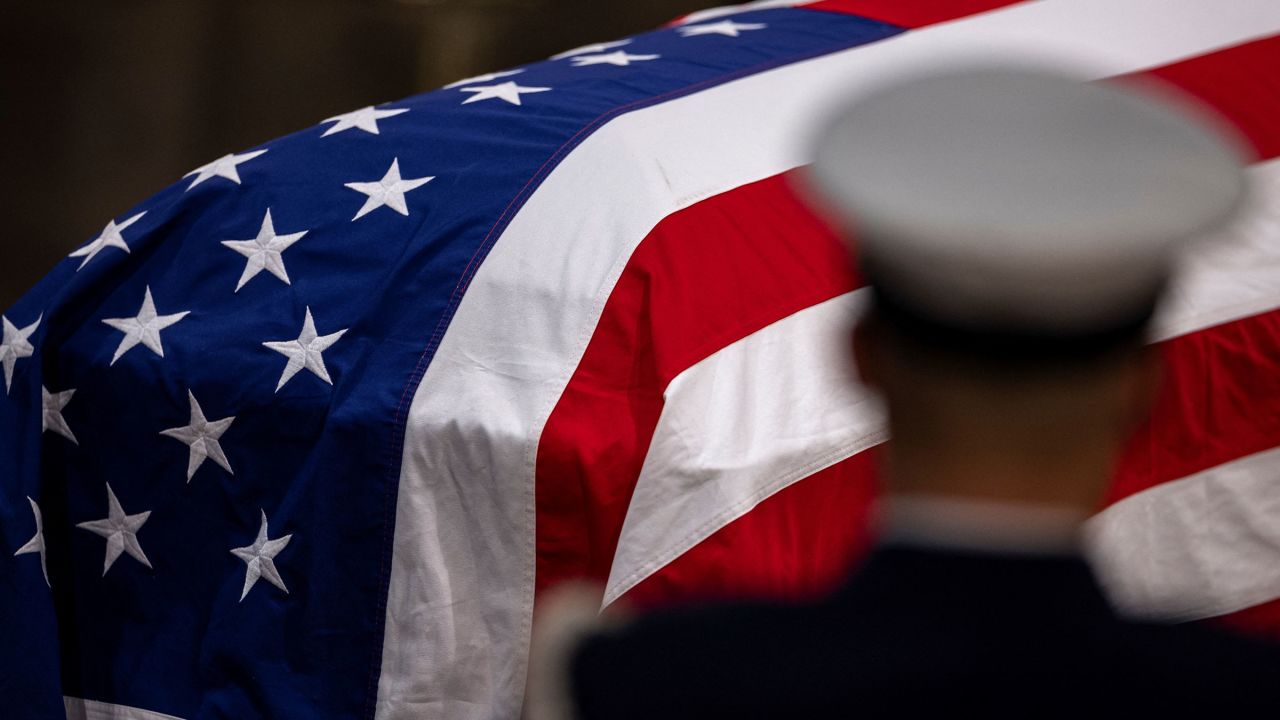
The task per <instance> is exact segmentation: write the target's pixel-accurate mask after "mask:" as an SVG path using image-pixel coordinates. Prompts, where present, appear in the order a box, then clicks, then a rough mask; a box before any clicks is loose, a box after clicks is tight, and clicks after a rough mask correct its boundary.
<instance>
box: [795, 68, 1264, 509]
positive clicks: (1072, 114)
mask: <svg viewBox="0 0 1280 720" xmlns="http://www.w3.org/2000/svg"><path fill="white" fill-rule="evenodd" d="M811 175H812V177H813V179H814V182H815V185H816V187H817V189H818V191H819V193H820V195H821V200H822V203H821V205H823V206H825V207H826V208H827V209H828V210H830V211H831V212H833V213H834V215H835V219H836V221H837V222H838V223H840V224H841V225H843V226H844V227H846V228H849V229H850V236H851V237H853V238H856V241H855V242H853V243H852V244H853V245H854V254H855V255H856V257H857V261H858V264H859V267H860V270H861V271H862V273H863V275H864V276H865V277H866V279H867V282H868V285H869V286H870V287H869V288H868V289H867V290H866V291H864V292H867V293H868V294H869V296H870V298H869V299H870V302H869V303H868V310H867V311H866V312H865V313H864V315H863V317H862V318H861V320H860V321H859V322H858V324H857V327H856V330H855V332H854V342H853V346H854V356H855V359H856V362H857V366H858V373H859V375H860V377H861V378H862V380H863V382H864V383H866V384H867V385H868V386H870V387H872V388H873V389H875V390H877V391H879V392H880V393H881V394H882V395H883V397H884V399H885V400H886V404H887V407H888V411H889V421H890V432H891V436H892V437H893V440H892V442H891V451H890V453H889V458H890V462H891V464H892V465H896V466H898V468H897V469H899V470H902V467H903V466H906V465H908V464H909V465H911V466H912V467H914V468H915V470H916V472H911V471H902V472H897V473H895V472H893V470H894V468H893V467H891V472H890V475H891V477H890V478H889V481H890V489H891V490H898V491H905V492H910V491H912V490H921V491H930V490H931V489H932V490H936V489H938V488H927V487H914V485H916V484H919V483H946V482H948V481H950V482H952V483H953V485H954V487H953V488H951V489H953V490H956V491H957V492H965V493H969V494H978V495H989V496H998V497H1015V498H1023V499H1033V500H1044V501H1053V502H1069V503H1073V504H1088V503H1090V502H1094V501H1096V499H1097V495H1098V494H1100V493H1101V491H1102V484H1103V483H1104V482H1105V480H1106V477H1107V474H1108V470H1109V469H1110V465H1111V463H1113V462H1114V458H1115V454H1116V453H1117V452H1118V450H1119V448H1120V446H1121V444H1122V442H1123V441H1124V439H1125V438H1126V437H1127V436H1128V435H1129V433H1130V432H1131V431H1132V430H1133V429H1134V428H1135V427H1136V426H1137V425H1138V424H1139V423H1140V422H1141V421H1142V420H1143V419H1144V418H1145V416H1146V414H1147V412H1148V411H1149V409H1150V407H1151V404H1152V401H1153V399H1154V397H1155V395H1156V389H1157V387H1158V384H1159V372H1158V367H1159V363H1158V353H1157V351H1156V350H1154V349H1153V348H1151V347H1149V346H1148V345H1147V343H1146V341H1147V338H1148V326H1149V323H1150V321H1151V318H1152V317H1153V314H1154V312H1155V310H1156V308H1157V305H1158V301H1159V299H1160V297H1161V294H1162V291H1163V289H1164V287H1165V285H1166V284H1167V283H1168V281H1169V277H1170V273H1171V268H1172V267H1173V263H1174V256H1175V252H1176V250H1177V249H1178V248H1179V247H1180V246H1181V245H1183V244H1184V243H1185V242H1186V241H1187V240H1189V239H1191V238H1193V237H1196V236H1199V235H1202V234H1204V233H1205V232H1207V231H1208V230H1210V229H1213V228H1216V227H1217V226H1218V225H1220V224H1222V223H1223V222H1224V221H1225V219H1226V218H1228V217H1229V216H1230V215H1231V214H1232V213H1233V212H1234V210H1235V209H1236V208H1237V206H1238V205H1239V203H1240V200H1241V198H1242V196H1243V194H1244V189H1245V181H1244V175H1243V172H1242V158H1241V156H1240V153H1238V152H1237V150H1236V148H1235V146H1234V145H1232V144H1231V143H1230V142H1229V141H1227V140H1224V139H1223V137H1222V136H1221V135H1219V134H1217V133H1216V132H1214V131H1212V130H1210V129H1209V128H1208V127H1207V123H1206V122H1204V119H1203V118H1201V117H1198V116H1196V115H1195V113H1193V112H1189V111H1187V110H1186V109H1185V108H1184V107H1181V106H1179V105H1176V104H1172V103H1170V102H1168V101H1167V100H1166V99H1165V98H1163V97H1157V96H1154V95H1152V94H1149V93H1137V92H1134V91H1131V90H1125V89H1122V88H1120V87H1117V86H1113V85H1099V84H1086V83H1081V82H1079V81H1077V80H1074V79H1071V78H1068V77H1064V76H1062V75H1060V74H1056V73H1051V72H1043V71H1027V70H1010V69H1003V68H991V67H987V68H977V69H967V70H960V71H951V72H948V73H945V74H940V75H936V76H930V77H922V78H916V79H914V80H909V81H907V82H903V83H899V84H896V85H893V86H890V87H886V88H883V89H881V90H878V91H876V92H873V93H870V94H867V95H866V96H864V97H862V98H861V99H859V100H858V101H856V102H854V103H853V104H851V105H850V106H849V107H847V108H846V109H845V110H843V111H842V112H841V113H839V114H838V115H837V116H836V117H835V119H834V121H832V122H831V123H830V124H829V125H828V126H827V129H826V130H825V131H824V132H823V133H822V135H821V136H820V140H819V142H818V143H817V148H816V159H815V163H814V166H813V168H812V172H811ZM1057 476H1061V477H1062V478H1064V481H1063V482H1055V481H1054V479H1053V478H1055V477H1057ZM1082 476H1087V477H1090V478H1092V480H1090V481H1086V482H1080V481H1078V480H1077V481H1074V482H1070V483H1069V482H1066V481H1065V478H1076V479H1079V478H1081V477H1082Z"/></svg>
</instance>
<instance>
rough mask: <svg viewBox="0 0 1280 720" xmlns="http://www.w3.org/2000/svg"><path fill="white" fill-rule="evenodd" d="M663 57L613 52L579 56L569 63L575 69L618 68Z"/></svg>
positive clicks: (623, 51)
mask: <svg viewBox="0 0 1280 720" xmlns="http://www.w3.org/2000/svg"><path fill="white" fill-rule="evenodd" d="M660 57H662V56H661V55H632V54H630V53H628V52H627V51H625V50H619V51H617V52H611V53H608V54H606V55H579V56H577V57H575V58H573V59H572V60H570V61H569V62H572V63H573V66H574V67H586V66H587V65H617V66H618V67H626V66H628V65H630V64H631V63H633V62H643V61H645V60H657V59H658V58H660Z"/></svg>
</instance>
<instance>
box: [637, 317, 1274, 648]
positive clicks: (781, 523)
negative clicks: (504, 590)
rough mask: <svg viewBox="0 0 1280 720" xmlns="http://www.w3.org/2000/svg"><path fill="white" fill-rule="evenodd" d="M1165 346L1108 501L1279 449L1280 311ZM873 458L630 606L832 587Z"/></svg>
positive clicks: (777, 509)
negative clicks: (1159, 374)
mask: <svg viewBox="0 0 1280 720" xmlns="http://www.w3.org/2000/svg"><path fill="white" fill-rule="evenodd" d="M1278 300H1280V298H1278ZM1278 304H1280V303H1278ZM1161 347H1162V350H1163V352H1164V356H1165V361H1166V363H1167V368H1166V376H1167V378H1168V380H1167V382H1166V388H1165V392H1164V393H1163V395H1162V397H1161V400H1160V402H1159V404H1158V405H1157V407H1156V409H1155V413H1154V416H1155V417H1158V418H1159V419H1158V420H1156V421H1153V422H1152V423H1151V424H1150V425H1149V426H1148V427H1147V428H1145V429H1144V430H1143V431H1141V432H1140V433H1139V435H1138V437H1137V438H1135V440H1134V441H1133V443H1131V447H1130V449H1129V451H1128V453H1127V454H1126V457H1125V459H1124V460H1123V461H1122V463H1121V469H1120V470H1119V473H1118V477H1117V480H1116V487H1117V488H1123V491H1121V490H1116V491H1115V494H1114V496H1113V497H1112V498H1111V499H1110V500H1109V502H1108V504H1109V503H1110V502H1114V501H1115V500H1117V499H1119V498H1120V497H1123V496H1124V495H1127V494H1130V493H1131V492H1136V491H1138V490H1142V489H1145V488H1147V487H1151V486H1154V485H1158V484H1160V483H1163V482H1168V481H1171V480H1177V479H1178V478H1181V477H1185V476H1187V475H1189V474H1191V473H1194V472H1198V471H1200V470H1204V469H1207V468H1210V467H1213V466H1215V465H1218V464H1220V463H1222V462H1225V461H1227V460H1234V459H1236V458H1239V457H1243V456H1245V455H1250V454H1252V453H1255V452H1258V451H1260V450H1266V449H1269V448H1272V447H1276V446H1280V310H1275V311H1272V312H1269V313H1264V314H1262V315H1257V316H1254V317H1251V318H1246V319H1243V320H1239V321H1236V322H1232V323H1227V324H1225V325H1219V326H1217V327H1212V328H1209V329H1206V330H1202V331H1200V332H1197V333H1192V334H1190V335H1184V336H1182V337H1178V338H1174V339H1172V340H1169V341H1166V342H1164V343H1161ZM874 462H875V461H874V458H873V457H871V454H870V453H862V454H859V455H855V456H853V457H851V458H849V459H847V460H845V461H843V462H841V463H838V464H837V465H834V466H832V467H830V468H828V469H827V470H824V471H823V472H821V473H818V474H817V475H814V476H812V477H808V478H805V479H804V480H802V481H800V482H797V483H795V484H793V485H790V486H789V487H787V488H786V489H784V490H782V491H780V492H778V493H776V494H774V495H773V496H772V497H770V498H769V499H768V500H766V501H765V502H763V503H761V504H760V505H757V506H756V507H755V508H754V509H753V510H751V512H749V513H747V514H746V515H744V516H742V517H740V518H738V519H737V520H735V521H734V522H732V523H730V524H729V525H726V526H725V527H723V528H721V529H720V530H718V531H717V532H716V533H714V534H713V535H712V536H711V537H709V538H707V539H706V540H703V541H702V542H701V543H699V544H698V545H696V546H694V547H693V548H692V549H690V550H689V551H688V552H686V553H684V554H683V555H681V556H680V557H678V558H676V559H675V560H674V561H672V562H671V563H669V564H667V565H666V566H665V567H663V568H662V569H661V570H659V571H658V572H656V573H654V574H653V575H651V576H650V577H648V578H647V579H645V580H644V581H643V582H642V583H640V584H639V585H637V586H636V587H635V588H634V589H632V590H631V591H630V592H629V593H627V600H628V601H629V602H633V603H635V604H637V605H640V606H658V605H667V604H671V603H683V602H687V601H689V600H695V599H702V598H706V597H768V598H794V597H806V596H812V595H816V594H820V593H822V592H824V591H826V590H827V589H829V588H831V587H832V586H833V584H834V583H837V582H839V580H840V579H841V578H842V577H844V575H845V574H846V573H847V572H848V569H849V567H850V565H851V564H852V563H853V562H855V561H856V560H857V559H858V558H859V557H860V554H861V552H863V551H864V550H865V549H866V547H867V546H868V542H867V539H868V537H869V534H868V533H867V532H866V530H865V521H866V518H867V516H868V511H869V509H870V503H871V501H872V496H871V494H870V493H869V492H868V491H867V490H866V489H867V488H870V487H872V486H873V478H874V475H875V467H874ZM828 503H829V505H828ZM841 542H847V543H849V545H848V546H841V545H840V543H841ZM1236 622H1237V624H1241V625H1244V624H1247V623H1249V622H1253V623H1254V624H1255V625H1258V624H1266V625H1267V626H1268V627H1271V628H1272V629H1273V631H1275V632H1277V633H1280V607H1276V608H1274V609H1273V610H1271V611H1263V610H1259V611H1257V612H1255V613H1253V614H1246V615H1245V616H1242V617H1241V618H1239V619H1237V620H1236ZM1272 623H1275V624H1272Z"/></svg>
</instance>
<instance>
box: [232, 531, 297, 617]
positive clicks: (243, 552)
mask: <svg viewBox="0 0 1280 720" xmlns="http://www.w3.org/2000/svg"><path fill="white" fill-rule="evenodd" d="M261 512H262V526H261V527H260V528H258V537H257V539H256V540H254V541H253V544H252V545H246V546H244V547H239V548H232V549H231V554H232V555H235V556H236V557H238V558H240V559H241V560H243V561H244V564H245V571H244V589H243V590H241V591H240V601H241V602H244V598H245V596H246V595H248V594H249V591H250V590H252V589H253V586H254V585H255V584H257V582H258V578H260V577H264V578H266V579H267V582H269V583H271V584H272V585H275V586H276V587H278V588H280V589H281V590H283V591H285V593H288V592H289V588H287V587H285V586H284V579H283V578H281V577H280V573H279V571H277V570H276V560H275V558H276V555H279V554H280V551H281V550H284V549H285V547H286V546H287V545H288V544H289V540H290V539H292V538H293V534H292V533H290V534H289V535H285V536H284V537H278V538H276V539H275V540H268V539H267V513H266V511H265V510H264V511H261Z"/></svg>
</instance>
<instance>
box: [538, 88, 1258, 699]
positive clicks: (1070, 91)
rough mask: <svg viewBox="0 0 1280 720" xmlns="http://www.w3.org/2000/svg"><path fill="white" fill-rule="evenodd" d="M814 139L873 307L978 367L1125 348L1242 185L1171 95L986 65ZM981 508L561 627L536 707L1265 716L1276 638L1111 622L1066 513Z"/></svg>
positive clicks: (1223, 151) (1228, 212) (819, 172)
mask: <svg viewBox="0 0 1280 720" xmlns="http://www.w3.org/2000/svg"><path fill="white" fill-rule="evenodd" d="M815 155H816V160H815V164H814V167H813V171H812V173H811V176H812V178H813V180H814V185H815V186H816V187H817V188H818V189H819V190H820V191H821V194H822V195H823V200H824V201H825V203H824V204H825V206H826V207H827V208H829V209H832V210H834V212H835V215H836V216H837V220H838V221H839V222H840V223H841V224H843V225H844V226H845V227H851V228H853V229H854V230H855V234H856V235H857V240H858V242H857V247H856V251H857V254H858V256H859V259H860V262H861V269H862V270H863V271H864V272H865V274H866V276H867V278H868V280H869V283H870V285H871V287H872V293H873V306H874V307H875V308H876V312H877V313H878V314H879V315H880V317H881V318H882V319H883V320H885V321H887V322H888V323H891V324H893V326H894V327H895V328H896V329H898V330H900V331H901V332H904V333H909V334H913V335H914V336H915V337H916V338H917V339H921V342H922V343H923V344H922V345H920V346H928V347H937V348H943V347H944V346H945V349H946V351H947V352H962V353H963V354H965V357H966V361H967V362H976V363H982V362H987V361H989V360H998V361H999V362H1003V363H1010V362H1013V363H1023V364H1034V363H1040V362H1051V361H1053V359H1054V358H1061V357H1071V356H1087V355H1089V354H1090V353H1098V354H1100V353H1103V352H1107V351H1108V348H1112V347H1119V346H1120V344H1122V343H1127V345H1125V346H1126V347H1127V346H1136V345H1137V344H1140V341H1141V338H1142V333H1143V332H1144V331H1145V328H1146V326H1147V324H1148V322H1149V321H1150V319H1151V318H1152V316H1153V312H1154V310H1155V307H1156V303H1157V300H1158V298H1159V297H1160V295H1161V292H1162V288H1163V287H1164V285H1165V284H1166V281H1167V280H1168V278H1169V275H1170V268H1171V266H1172V265H1173V261H1174V256H1175V253H1176V252H1177V251H1178V250H1179V248H1180V246H1181V245H1183V244H1185V243H1186V242H1187V241H1189V240H1191V239H1193V238H1194V237H1196V236H1199V235H1205V234H1207V233H1208V232H1209V231H1211V230H1214V229H1216V228H1218V227H1219V226H1221V225H1223V224H1224V223H1225V222H1226V221H1227V220H1228V219H1229V218H1231V217H1232V215H1233V214H1234V212H1235V211H1236V209H1237V208H1238V206H1239V205H1240V202H1241V198H1242V197H1243V196H1244V195H1245V191H1246V185H1247V183H1246V179H1245V175H1244V173H1243V171H1242V162H1241V158H1240V156H1239V154H1238V152H1237V150H1236V149H1235V147H1234V146H1233V145H1232V143H1231V142H1230V141H1229V140H1227V139H1224V138H1223V137H1222V136H1220V135H1218V134H1216V133H1214V132H1212V131H1211V130H1208V129H1206V127H1205V126H1204V125H1203V124H1201V121H1200V120H1199V119H1198V118H1197V116H1196V115H1195V114H1194V113H1183V112H1180V111H1179V109H1178V108H1177V107H1176V105H1169V104H1166V103H1165V102H1164V101H1162V100H1159V99H1152V98H1150V97H1147V96H1139V95H1134V94H1131V93H1129V92H1125V91H1122V90H1120V89H1118V88H1115V87H1111V86H1106V85H1096V84H1095V85H1086V84H1081V83H1078V82H1075V81H1073V80H1071V79H1069V78H1064V77H1062V76H1058V75H1056V74H1052V73H1043V72H1030V71H1012V70H993V69H990V68H988V69H977V70H963V71H959V72H953V73H949V74H947V75H943V76H935V77H924V78H918V79H916V80H913V81H910V82H906V83H902V84H900V85H897V86H894V87H890V88H887V89H883V90H880V91H878V92H876V93H873V94H872V95H870V96H868V97H866V98H864V99H863V100H861V101H860V102H857V103H854V104H853V105H851V106H850V107H849V108H847V109H846V110H844V111H843V112H842V113H840V114H838V115H837V117H836V118H835V119H834V120H833V122H832V123H831V124H830V125H829V127H828V129H827V131H826V132H825V133H823V134H821V139H820V141H819V143H818V146H817V149H816V152H815ZM930 343H932V345H929V344H930ZM1015 356H1016V357H1015ZM1011 358H1012V359H1011ZM893 412H894V409H893V407H892V405H891V406H890V414H891V415H892V414H893ZM1032 412H1034V410H1032ZM1117 443H1118V440H1117ZM891 479H892V478H891ZM1099 482H1100V478H1099ZM889 489H890V490H891V491H892V490H893V488H892V483H889ZM899 500H901V499H900V498H899ZM891 502H892V501H890V503H891ZM960 505H963V500H962V501H961V502H960ZM979 505H981V503H979ZM996 505H997V507H995V508H994V509H992V508H990V507H988V508H985V509H984V508H983V507H978V508H977V509H974V507H972V506H970V507H967V508H966V507H959V508H958V509H957V507H956V499H955V498H954V497H948V496H944V495H938V496H935V497H933V498H932V499H929V500H927V501H926V506H925V507H923V509H921V507H917V508H916V509H915V510H914V511H913V512H911V513H909V514H910V515H911V516H912V522H911V523H906V526H905V527H898V526H895V525H894V523H893V522H892V517H891V518H890V520H891V522H890V523H889V524H888V526H887V527H886V529H887V530H888V531H890V532H889V534H888V536H887V539H885V540H884V541H882V543H881V545H880V546H879V547H878V549H876V550H875V551H874V552H873V553H872V555H871V557H870V559H869V560H868V561H867V562H866V563H865V564H864V565H863V566H862V567H861V568H860V569H859V570H858V571H857V572H856V573H855V574H854V575H853V576H852V577H851V578H850V579H849V580H848V582H847V583H846V585H845V586H844V587H843V589H841V590H840V591H839V592H837V593H835V594H834V595H833V596H831V597H830V598H828V599H826V600H824V601H822V602H819V603H816V604H810V605H803V606H786V605H770V604H742V605H732V606H720V607H715V608H707V609H696V610H687V611H681V612H673V613H666V614H656V615H652V616H648V617H644V618H641V619H639V620H637V621H635V622H633V623H631V624H629V625H624V626H621V627H616V628H614V629H611V630H598V631H596V632H594V633H588V634H585V635H583V636H582V637H580V638H579V639H577V640H576V641H575V642H567V641H566V642H562V643H561V644H560V645H559V647H560V648H562V651H561V655H560V660H559V663H558V664H557V663H556V662H555V661H551V660H549V661H547V663H546V664H547V665H553V666H557V667H559V668H561V671H562V677H561V678H560V680H559V682H560V688H561V690H560V693H561V697H560V702H561V704H560V705H559V707H558V708H557V710H556V711H555V712H551V713H547V714H546V715H544V717H553V716H555V715H556V714H560V715H563V714H566V713H567V714H569V715H572V716H575V717H577V718H578V719H579V720H598V719H605V718H613V719H621V718H643V719H644V720H659V719H661V720H673V719H675V718H700V719H706V718H734V719H735V720H741V719H743V718H834V717H840V718H862V717H903V718H914V717H950V716H960V717H991V716H995V717H1032V718H1034V717H1046V716H1060V717H1073V718H1078V717H1107V716H1125V717H1130V718H1134V717H1166V718H1167V717H1182V716H1193V717H1232V718H1234V717H1270V718H1280V649H1277V648H1276V647H1273V646H1270V645H1266V644H1262V643H1260V642H1255V641H1251V640H1246V639H1245V638H1243V637H1236V636H1232V635H1227V634H1222V633H1219V632H1216V631H1215V630H1213V629H1212V628H1210V627H1209V626H1207V625H1205V624H1189V625H1168V624H1163V625H1162V624H1155V623H1148V622H1140V621H1136V620H1127V619H1123V618H1121V617H1120V616H1118V615H1117V613H1116V612H1115V611H1113V610H1112V608H1111V607H1110V606H1109V605H1108V602H1107V599H1106V597H1105V596H1104V594H1103V592H1102V588H1101V587H1100V585H1099V582H1098V581H1097V579H1096V578H1095V575H1094V574H1093V572H1092V571H1091V570H1090V566H1089V564H1088V563H1087V562H1086V561H1085V559H1084V558H1083V555H1082V553H1081V552H1079V551H1078V550H1077V548H1078V547H1080V538H1079V535H1080V528H1081V521H1082V518H1081V517H1076V518H1074V519H1071V518H1068V519H1067V520H1065V521H1064V522H1063V523H1059V526H1058V527H1057V529H1056V530H1055V529H1054V528H1052V527H1049V526H1050V525H1053V524H1054V523H1053V522H1049V521H1045V522H1043V523H1041V522H1039V521H1038V520H1037V521H1035V522H1029V523H1028V522H1023V523H1022V524H1021V525H1019V522H1017V521H1014V522H1010V517H1011V516H1013V517H1016V516H1018V515H1019V513H1023V511H1022V510H1021V509H1019V508H1017V507H1016V506H1014V505H1010V504H1008V503H1005V504H1004V505H1003V506H1000V504H999V503H997V504H996ZM1059 511H1060V508H1058V509H1054V510H1050V511H1048V514H1049V515H1052V514H1053V513H1055V512H1059ZM1076 512H1077V513H1082V512H1083V511H1082V510H1079V509H1077V510H1076ZM890 515H892V514H891V513H890ZM957 517H959V518H960V521H956V518H957ZM1024 517H1025V514H1024ZM1046 517H1047V516H1046ZM966 518H967V519H966ZM988 520H989V522H988ZM1033 520H1034V518H1033ZM1037 527H1041V528H1048V530H1049V532H1047V533H1046V532H1042V531H1039V530H1036V528H1037ZM536 687H537V685H536V684H535V688H536ZM535 712H536V711H535Z"/></svg>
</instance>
